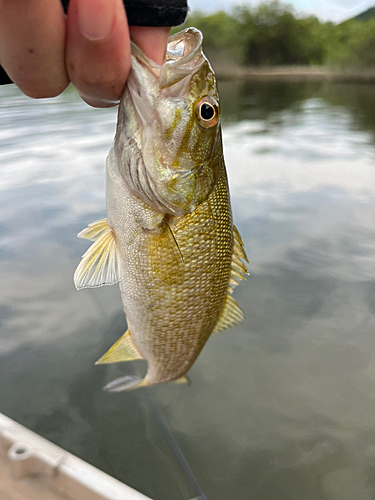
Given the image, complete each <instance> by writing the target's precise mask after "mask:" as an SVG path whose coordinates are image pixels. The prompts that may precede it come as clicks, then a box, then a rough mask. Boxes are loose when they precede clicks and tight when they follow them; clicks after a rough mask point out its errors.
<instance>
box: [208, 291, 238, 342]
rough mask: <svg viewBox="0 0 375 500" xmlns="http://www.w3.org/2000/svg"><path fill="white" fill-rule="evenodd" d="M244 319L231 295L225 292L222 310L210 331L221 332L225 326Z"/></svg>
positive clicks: (233, 324)
mask: <svg viewBox="0 0 375 500" xmlns="http://www.w3.org/2000/svg"><path fill="white" fill-rule="evenodd" d="M243 319H244V313H243V311H242V309H241V308H240V306H239V305H238V304H237V302H236V301H235V300H234V298H233V297H231V296H230V295H228V294H227V297H226V299H225V305H224V309H223V312H222V313H221V315H220V318H219V319H218V322H217V323H216V326H215V328H214V331H213V332H212V333H217V332H221V331H222V330H225V329H226V328H231V327H232V326H235V325H238V323H241V321H242V320H243Z"/></svg>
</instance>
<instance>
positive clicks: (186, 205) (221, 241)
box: [74, 28, 248, 391]
mask: <svg viewBox="0 0 375 500" xmlns="http://www.w3.org/2000/svg"><path fill="white" fill-rule="evenodd" d="M202 38H203V37H202V34H201V32H200V31H199V30H197V29H195V28H187V29H185V30H184V31H181V32H180V33H176V34H173V35H171V36H170V37H169V39H168V45H167V51H166V58H165V62H164V63H163V64H162V65H157V64H156V63H154V62H153V61H152V60H150V59H149V58H148V57H147V56H146V55H145V54H144V53H143V52H142V51H141V49H140V48H139V47H138V46H137V45H135V44H134V43H133V42H132V43H131V53H132V55H131V60H132V63H131V71H130V75H129V77H128V80H127V83H126V86H125V90H124V93H123V96H122V98H121V101H120V104H119V110H118V121H117V128H116V134H115V138H114V142H113V145H112V147H111V150H110V152H109V155H108V157H107V162H106V208H107V218H105V219H102V220H99V221H96V222H93V223H91V224H89V225H88V227H87V228H85V229H84V230H83V231H81V232H80V233H79V234H78V237H80V238H84V239H88V240H91V241H93V244H92V245H91V247H90V248H89V249H88V250H87V251H86V253H85V254H84V255H83V257H82V260H81V261H80V263H79V265H78V267H77V270H76V272H75V274H74V282H75V285H76V288H77V289H82V288H88V287H98V286H103V285H113V284H115V283H117V282H118V283H119V287H120V291H121V298H122V302H123V307H124V312H125V315H126V320H127V325H128V329H127V331H126V332H125V334H124V335H123V336H122V337H120V339H119V340H118V341H117V342H116V343H115V344H114V345H113V346H112V347H111V348H110V349H109V350H108V351H107V352H106V353H105V354H104V355H103V356H102V357H101V358H100V359H99V360H98V361H97V363H98V364H106V363H117V362H123V361H135V360H140V359H142V360H146V361H147V363H148V365H147V373H146V375H145V377H143V378H142V377H139V376H138V375H137V376H130V375H129V376H125V377H123V378H122V379H118V380H116V381H114V382H112V383H110V384H109V385H108V387H107V389H109V390H113V391H122V390H128V389H134V388H139V387H144V386H150V385H154V384H159V383H163V382H172V381H173V382H177V383H185V382H189V379H188V376H187V372H188V371H189V369H190V368H191V366H192V365H193V363H194V362H195V360H196V359H197V357H198V355H199V353H200V352H201V350H202V348H203V347H204V345H205V344H206V342H207V340H208V339H209V337H210V336H211V335H212V334H214V333H216V332H219V331H222V330H224V329H226V328H230V327H232V326H235V325H237V324H238V323H240V322H241V321H242V320H243V318H244V314H243V311H242V310H241V308H240V307H239V305H238V304H237V302H236V301H235V300H234V299H233V297H232V295H231V293H232V291H233V288H234V287H235V286H236V285H237V284H238V283H239V282H240V281H241V280H244V279H246V275H247V274H248V272H247V265H246V263H248V259H247V256H246V252H245V248H244V244H243V241H242V239H241V236H240V234H239V232H238V230H237V229H236V227H235V226H234V225H233V220H232V210H231V202H230V194H229V187H228V180H227V173H226V168H225V163H224V156H223V142H222V133H221V114H220V100H219V94H218V88H217V82H216V78H215V74H214V71H213V69H212V67H211V65H210V63H209V61H208V60H207V58H206V57H205V55H204V53H203V50H202Z"/></svg>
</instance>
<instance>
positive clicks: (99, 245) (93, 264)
mask: <svg viewBox="0 0 375 500" xmlns="http://www.w3.org/2000/svg"><path fill="white" fill-rule="evenodd" d="M78 237H79V238H85V239H89V240H93V241H94V243H93V244H92V245H91V247H90V248H89V249H88V250H87V252H86V253H85V254H84V255H83V256H82V260H81V262H80V263H79V264H78V267H77V269H76V272H75V273H74V284H75V286H76V288H77V290H80V289H81V288H94V287H98V286H103V285H114V284H115V283H117V282H118V280H119V270H118V256H117V250H116V241H115V235H114V233H113V230H112V228H111V227H110V226H109V225H108V221H107V219H103V220H100V221H97V222H93V223H92V224H90V225H89V226H88V227H87V228H86V229H84V230H83V231H81V232H80V233H79V235H78Z"/></svg>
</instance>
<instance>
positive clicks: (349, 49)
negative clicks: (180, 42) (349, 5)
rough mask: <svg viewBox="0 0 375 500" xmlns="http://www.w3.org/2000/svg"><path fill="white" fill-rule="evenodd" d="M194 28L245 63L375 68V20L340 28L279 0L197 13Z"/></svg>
mask: <svg viewBox="0 0 375 500" xmlns="http://www.w3.org/2000/svg"><path fill="white" fill-rule="evenodd" d="M188 26H195V27H196V28H198V29H200V30H201V31H202V32H203V35H204V47H205V49H208V50H215V51H225V52H226V53H227V54H228V53H229V54H230V56H231V57H233V58H234V60H235V61H236V62H237V63H239V64H244V65H252V66H266V65H331V66H341V67H342V66H363V67H371V66H375V17H373V18H370V19H367V20H365V21H360V20H357V19H351V20H349V21H345V22H344V23H341V24H339V25H335V24H333V23H331V22H321V21H319V19H318V18H316V17H315V16H298V15H296V13H295V11H294V9H293V7H291V6H290V5H287V4H284V3H281V2H280V1H278V0H273V1H271V2H267V3H262V4H260V5H259V6H257V7H256V8H251V7H247V6H239V7H235V8H234V9H233V10H232V11H231V12H229V13H227V12H224V11H220V12H216V13H214V14H210V15H205V14H203V13H201V12H193V13H191V14H190V15H189V16H188V18H187V20H186V22H185V24H184V25H183V28H186V27H188ZM175 31H177V29H175Z"/></svg>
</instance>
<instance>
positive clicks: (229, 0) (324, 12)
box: [188, 0, 375, 23]
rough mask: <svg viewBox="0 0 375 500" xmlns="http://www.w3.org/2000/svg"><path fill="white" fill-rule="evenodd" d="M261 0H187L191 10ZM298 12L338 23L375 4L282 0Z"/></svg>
mask: <svg viewBox="0 0 375 500" xmlns="http://www.w3.org/2000/svg"><path fill="white" fill-rule="evenodd" d="M261 1H262V0H204V1H203V2H202V0H188V4H189V7H190V9H191V10H195V9H199V10H201V11H204V12H214V11H216V10H230V9H231V7H233V6H234V5H249V6H253V7H254V6H256V5H258V4H259V3H260V2H261ZM284 1H285V3H288V4H291V5H293V6H294V8H295V10H296V11H297V12H298V13H300V14H314V15H315V16H317V17H318V18H319V19H320V20H322V21H332V22H334V23H339V22H341V21H344V20H345V19H348V18H350V17H353V16H355V15H357V14H360V13H361V12H363V11H364V10H367V9H369V8H370V7H374V6H375V0H284Z"/></svg>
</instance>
